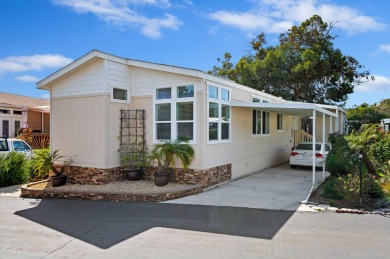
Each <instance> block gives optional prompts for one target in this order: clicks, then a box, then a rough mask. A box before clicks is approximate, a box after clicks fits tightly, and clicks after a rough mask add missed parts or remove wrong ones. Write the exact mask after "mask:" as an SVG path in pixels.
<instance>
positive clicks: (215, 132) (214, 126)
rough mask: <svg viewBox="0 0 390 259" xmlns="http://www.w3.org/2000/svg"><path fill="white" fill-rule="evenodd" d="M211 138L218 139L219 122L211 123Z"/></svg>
mask: <svg viewBox="0 0 390 259" xmlns="http://www.w3.org/2000/svg"><path fill="white" fill-rule="evenodd" d="M209 140H218V123H216V122H210V123H209Z"/></svg>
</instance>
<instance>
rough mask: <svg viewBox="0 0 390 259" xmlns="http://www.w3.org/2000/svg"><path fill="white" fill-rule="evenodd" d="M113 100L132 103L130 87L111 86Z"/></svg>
mask: <svg viewBox="0 0 390 259" xmlns="http://www.w3.org/2000/svg"><path fill="white" fill-rule="evenodd" d="M111 102H118V103H130V94H129V89H127V88H123V87H116V86H113V87H111Z"/></svg>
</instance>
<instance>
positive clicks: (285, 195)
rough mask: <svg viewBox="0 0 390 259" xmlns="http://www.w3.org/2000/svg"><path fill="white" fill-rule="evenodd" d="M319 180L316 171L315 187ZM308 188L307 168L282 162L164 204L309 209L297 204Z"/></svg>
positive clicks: (308, 174)
mask: <svg viewBox="0 0 390 259" xmlns="http://www.w3.org/2000/svg"><path fill="white" fill-rule="evenodd" d="M326 175H327V172H326ZM322 181H323V177H322V171H321V172H317V173H316V182H317V183H318V184H319V183H321V182H322ZM311 186H312V169H311V168H297V169H291V168H290V165H289V164H288V163H284V164H282V165H279V166H276V167H273V168H270V169H267V170H264V171H261V172H257V173H254V174H251V175H249V176H245V177H243V178H240V179H237V180H234V181H231V182H229V183H227V184H224V185H221V186H218V187H216V188H212V189H210V190H208V191H205V192H203V193H200V194H197V195H193V196H188V197H184V198H181V199H176V200H171V201H167V203H177V204H198V205H213V206H231V207H246V208H256V209H272V210H294V211H295V210H298V208H300V210H310V209H309V208H308V206H301V204H300V202H301V201H303V200H305V199H306V197H307V195H308V193H309V191H310V188H311Z"/></svg>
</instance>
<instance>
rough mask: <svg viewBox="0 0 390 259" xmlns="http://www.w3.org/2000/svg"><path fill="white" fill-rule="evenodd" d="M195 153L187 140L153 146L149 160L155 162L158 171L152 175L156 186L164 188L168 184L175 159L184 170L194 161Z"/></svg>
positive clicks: (170, 141) (166, 141) (167, 141)
mask: <svg viewBox="0 0 390 259" xmlns="http://www.w3.org/2000/svg"><path fill="white" fill-rule="evenodd" d="M194 156H195V151H194V149H193V148H192V146H191V145H190V144H188V140H183V139H179V140H174V141H172V140H164V141H162V142H161V143H159V144H157V145H155V146H154V148H153V150H152V151H151V155H150V160H151V161H152V162H153V161H155V162H157V164H158V167H159V170H158V171H157V172H156V173H155V174H154V183H155V185H157V186H165V185H167V184H168V182H169V177H170V174H171V171H172V168H171V166H175V159H179V160H180V161H181V164H182V165H183V167H184V168H185V169H187V167H188V166H189V165H190V164H191V162H192V160H193V159H194Z"/></svg>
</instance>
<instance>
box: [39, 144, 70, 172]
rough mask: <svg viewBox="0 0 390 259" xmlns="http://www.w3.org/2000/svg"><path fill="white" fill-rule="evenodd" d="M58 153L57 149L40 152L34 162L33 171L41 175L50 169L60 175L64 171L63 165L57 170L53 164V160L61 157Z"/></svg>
mask: <svg viewBox="0 0 390 259" xmlns="http://www.w3.org/2000/svg"><path fill="white" fill-rule="evenodd" d="M62 157H63V156H61V155H60V154H59V150H58V149H57V150H55V151H53V153H51V154H50V152H47V153H44V154H42V155H41V156H40V157H39V158H38V159H36V161H35V163H34V168H33V170H34V172H40V174H41V175H47V174H48V173H49V172H50V171H52V172H53V173H54V174H55V175H57V176H60V175H62V174H63V173H64V170H65V166H62V167H61V169H60V170H57V169H56V168H55V166H54V162H55V161H57V160H58V159H60V158H62Z"/></svg>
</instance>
